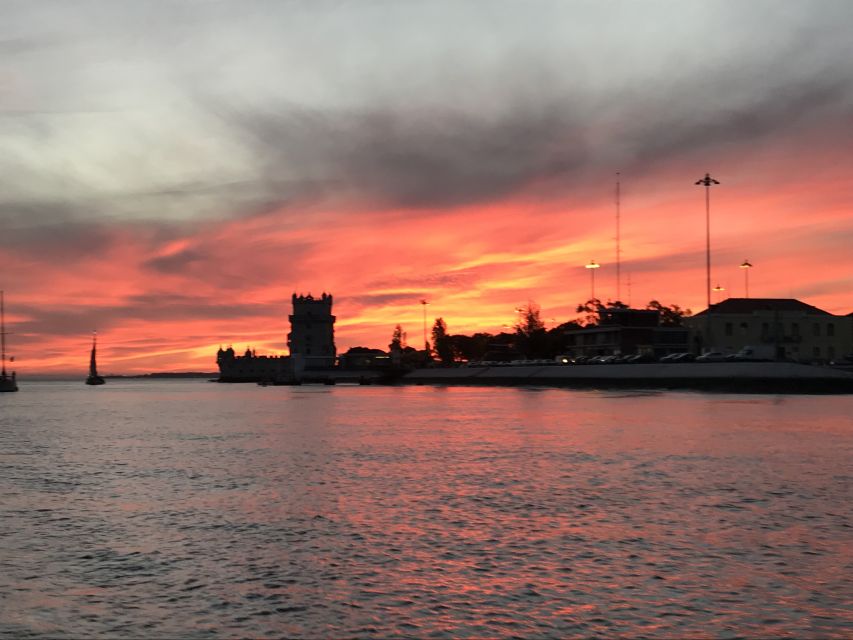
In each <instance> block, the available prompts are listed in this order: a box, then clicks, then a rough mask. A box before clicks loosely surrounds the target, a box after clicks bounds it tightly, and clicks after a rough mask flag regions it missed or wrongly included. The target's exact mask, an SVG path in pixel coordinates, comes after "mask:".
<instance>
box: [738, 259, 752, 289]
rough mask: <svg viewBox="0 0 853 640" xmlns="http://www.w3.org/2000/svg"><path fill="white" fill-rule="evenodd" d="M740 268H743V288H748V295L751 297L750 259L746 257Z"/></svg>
mask: <svg viewBox="0 0 853 640" xmlns="http://www.w3.org/2000/svg"><path fill="white" fill-rule="evenodd" d="M740 268H741V269H743V288H744V289H745V290H746V297H747V298H748V297H749V270H750V269H752V265H751V264H750V262H749V260H747V259H744V261H743V264H742V265H740Z"/></svg>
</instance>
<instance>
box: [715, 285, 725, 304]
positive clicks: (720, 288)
mask: <svg viewBox="0 0 853 640" xmlns="http://www.w3.org/2000/svg"><path fill="white" fill-rule="evenodd" d="M725 290H726V288H725V287H721V286H720V285H717V286H716V287H714V291H716V292H717V302H719V301H720V296H719V293H720V292H721V291H725Z"/></svg>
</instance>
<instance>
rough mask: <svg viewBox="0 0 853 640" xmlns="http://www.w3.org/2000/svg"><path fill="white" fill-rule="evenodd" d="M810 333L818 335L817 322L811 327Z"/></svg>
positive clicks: (818, 327)
mask: <svg viewBox="0 0 853 640" xmlns="http://www.w3.org/2000/svg"><path fill="white" fill-rule="evenodd" d="M812 333H813V334H814V335H816V336H819V335H820V325H819V324H818V323H817V322H815V323H814V324H813V325H812Z"/></svg>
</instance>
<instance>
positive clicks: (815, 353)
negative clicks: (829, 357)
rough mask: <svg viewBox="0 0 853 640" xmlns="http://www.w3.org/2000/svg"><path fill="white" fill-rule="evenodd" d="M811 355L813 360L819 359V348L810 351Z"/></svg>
mask: <svg viewBox="0 0 853 640" xmlns="http://www.w3.org/2000/svg"><path fill="white" fill-rule="evenodd" d="M812 355H814V357H815V358H820V347H815V348H814V349H812Z"/></svg>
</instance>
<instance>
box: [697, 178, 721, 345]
mask: <svg viewBox="0 0 853 640" xmlns="http://www.w3.org/2000/svg"><path fill="white" fill-rule="evenodd" d="M695 184H696V185H701V186H703V187H705V296H706V300H707V303H708V311H707V313H706V314H705V345H704V346H706V347H707V346H709V345H710V343H711V186H712V185H715V184H720V182H719V180H714V178H712V177H711V174H710V173H706V174H705V177H704V178H702V179H701V180H697V181H696V182H695Z"/></svg>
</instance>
